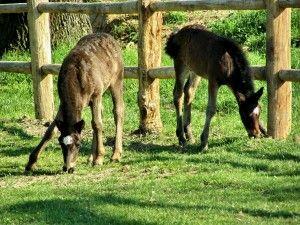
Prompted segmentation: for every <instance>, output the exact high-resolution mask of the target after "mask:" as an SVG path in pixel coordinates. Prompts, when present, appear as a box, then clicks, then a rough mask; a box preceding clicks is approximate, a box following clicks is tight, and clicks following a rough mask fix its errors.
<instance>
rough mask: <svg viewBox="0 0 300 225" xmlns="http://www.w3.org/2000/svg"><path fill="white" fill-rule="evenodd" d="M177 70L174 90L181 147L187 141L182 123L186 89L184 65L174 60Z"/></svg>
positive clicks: (177, 129) (177, 130) (177, 132)
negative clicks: (184, 91) (184, 88)
mask: <svg viewBox="0 0 300 225" xmlns="http://www.w3.org/2000/svg"><path fill="white" fill-rule="evenodd" d="M174 68H175V76H176V78H175V86H174V90H173V101H174V105H175V109H176V120H177V127H176V135H177V138H178V141H179V145H181V146H184V145H185V143H186V139H185V137H184V131H183V122H182V116H183V115H182V103H183V87H184V65H183V63H182V62H181V61H177V60H174Z"/></svg>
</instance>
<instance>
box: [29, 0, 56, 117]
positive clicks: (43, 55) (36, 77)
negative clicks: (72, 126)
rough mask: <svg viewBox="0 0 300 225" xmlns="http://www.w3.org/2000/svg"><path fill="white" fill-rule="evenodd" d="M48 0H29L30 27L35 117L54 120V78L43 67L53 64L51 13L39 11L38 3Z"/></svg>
mask: <svg viewBox="0 0 300 225" xmlns="http://www.w3.org/2000/svg"><path fill="white" fill-rule="evenodd" d="M41 2H48V0H28V16H27V17H28V27H29V39H30V52H31V70H32V82H33V95H34V105H35V117H36V118H37V119H46V120H52V119H53V113H54V100H53V99H54V98H53V78H52V75H51V74H43V73H42V70H41V67H42V66H43V65H44V64H51V43H50V27H49V13H42V14H41V13H39V12H38V10H37V5H38V4H39V3H41Z"/></svg>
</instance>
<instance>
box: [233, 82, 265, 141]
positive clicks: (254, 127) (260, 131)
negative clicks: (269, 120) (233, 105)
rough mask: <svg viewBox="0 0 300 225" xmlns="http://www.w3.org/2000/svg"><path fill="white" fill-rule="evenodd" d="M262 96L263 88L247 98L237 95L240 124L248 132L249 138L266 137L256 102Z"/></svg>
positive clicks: (259, 109) (259, 108)
mask: <svg viewBox="0 0 300 225" xmlns="http://www.w3.org/2000/svg"><path fill="white" fill-rule="evenodd" d="M262 94H263V88H261V89H259V90H258V91H257V92H255V93H253V94H252V95H250V96H249V97H246V96H245V95H243V94H240V93H239V96H238V98H239V112H240V115H241V119H242V122H243V124H244V126H245V128H246V130H247V132H248V136H249V137H255V138H257V137H260V136H262V135H264V136H266V135H267V133H266V131H265V129H264V128H263V127H262V125H261V123H260V121H259V116H260V112H261V107H260V105H259V104H258V100H259V99H260V97H261V96H262Z"/></svg>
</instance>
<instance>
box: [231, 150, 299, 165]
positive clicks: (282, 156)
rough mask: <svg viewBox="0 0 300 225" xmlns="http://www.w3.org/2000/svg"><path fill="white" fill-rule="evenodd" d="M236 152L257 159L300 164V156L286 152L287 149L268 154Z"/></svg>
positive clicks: (252, 151) (251, 151)
mask: <svg viewBox="0 0 300 225" xmlns="http://www.w3.org/2000/svg"><path fill="white" fill-rule="evenodd" d="M227 151H232V150H230V149H227ZM234 151H235V152H238V153H240V154H243V155H247V156H250V157H252V158H256V159H267V160H281V161H294V162H300V156H298V155H295V154H292V153H289V152H285V151H286V149H284V150H281V151H280V152H267V151H259V150H237V149H235V150H234Z"/></svg>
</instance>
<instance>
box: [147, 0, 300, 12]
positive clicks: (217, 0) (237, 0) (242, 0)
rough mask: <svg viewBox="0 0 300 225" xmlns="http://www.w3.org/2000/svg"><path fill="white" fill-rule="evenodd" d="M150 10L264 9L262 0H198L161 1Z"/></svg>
mask: <svg viewBox="0 0 300 225" xmlns="http://www.w3.org/2000/svg"><path fill="white" fill-rule="evenodd" d="M278 4H279V6H280V7H283V8H285V7H291V8H299V7H300V1H299V0H279V3H278ZM150 8H151V10H152V11H165V12H167V11H195V10H260V9H266V4H265V1H263V0H251V1H249V0H234V1H233V0H198V1H195V0H194V1H181V0H177V1H163V2H154V3H152V4H150Z"/></svg>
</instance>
